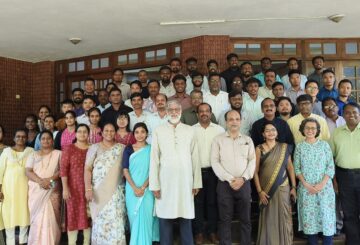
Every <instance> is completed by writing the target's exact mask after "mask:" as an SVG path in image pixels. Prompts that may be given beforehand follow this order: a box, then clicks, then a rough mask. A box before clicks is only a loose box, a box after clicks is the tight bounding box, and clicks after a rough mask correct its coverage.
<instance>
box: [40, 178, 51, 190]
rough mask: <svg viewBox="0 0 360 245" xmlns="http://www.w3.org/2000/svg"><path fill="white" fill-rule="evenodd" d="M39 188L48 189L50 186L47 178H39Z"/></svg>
mask: <svg viewBox="0 0 360 245" xmlns="http://www.w3.org/2000/svg"><path fill="white" fill-rule="evenodd" d="M39 185H40V187H41V188H43V189H45V190H48V189H50V188H51V184H50V180H49V179H41V180H40V182H39Z"/></svg>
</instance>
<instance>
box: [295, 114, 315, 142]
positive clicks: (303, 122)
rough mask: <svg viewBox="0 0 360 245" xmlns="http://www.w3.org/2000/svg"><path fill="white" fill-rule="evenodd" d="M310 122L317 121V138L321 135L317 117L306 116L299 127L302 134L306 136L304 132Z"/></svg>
mask: <svg viewBox="0 0 360 245" xmlns="http://www.w3.org/2000/svg"><path fill="white" fill-rule="evenodd" d="M309 122H314V123H316V135H315V138H317V137H318V136H319V135H320V123H319V122H318V121H317V120H316V119H315V118H312V117H308V118H305V119H304V120H302V122H301V124H300V127H299V131H300V133H301V134H302V136H304V137H305V133H304V129H305V125H306V124H307V123H309Z"/></svg>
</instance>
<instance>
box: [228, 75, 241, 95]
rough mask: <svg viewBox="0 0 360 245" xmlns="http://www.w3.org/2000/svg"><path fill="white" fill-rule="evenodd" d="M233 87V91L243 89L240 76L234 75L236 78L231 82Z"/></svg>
mask: <svg viewBox="0 0 360 245" xmlns="http://www.w3.org/2000/svg"><path fill="white" fill-rule="evenodd" d="M231 88H232V90H233V91H239V92H241V91H242V89H243V83H242V81H241V79H240V77H234V79H233V81H232V83H231Z"/></svg>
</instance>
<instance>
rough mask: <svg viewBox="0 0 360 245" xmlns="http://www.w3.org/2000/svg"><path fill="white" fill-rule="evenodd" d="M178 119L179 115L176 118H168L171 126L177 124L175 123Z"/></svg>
mask: <svg viewBox="0 0 360 245" xmlns="http://www.w3.org/2000/svg"><path fill="white" fill-rule="evenodd" d="M180 118H181V116H180V115H179V116H177V117H170V118H169V122H170V123H171V124H177V123H179V122H180Z"/></svg>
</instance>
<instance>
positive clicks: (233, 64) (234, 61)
mask: <svg viewBox="0 0 360 245" xmlns="http://www.w3.org/2000/svg"><path fill="white" fill-rule="evenodd" d="M228 64H229V66H230V67H232V68H236V67H238V66H239V60H238V58H236V57H232V58H231V59H230V60H228Z"/></svg>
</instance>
